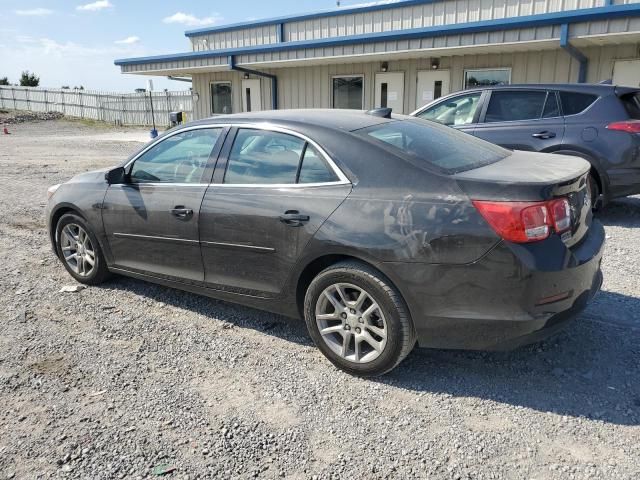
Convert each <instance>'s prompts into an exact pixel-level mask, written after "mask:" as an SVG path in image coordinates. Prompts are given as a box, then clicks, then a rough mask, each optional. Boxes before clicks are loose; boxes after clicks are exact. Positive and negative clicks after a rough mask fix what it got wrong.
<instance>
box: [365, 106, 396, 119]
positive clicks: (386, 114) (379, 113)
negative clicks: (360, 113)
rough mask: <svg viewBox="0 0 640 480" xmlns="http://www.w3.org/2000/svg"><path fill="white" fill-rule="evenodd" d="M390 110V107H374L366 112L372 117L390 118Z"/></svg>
mask: <svg viewBox="0 0 640 480" xmlns="http://www.w3.org/2000/svg"><path fill="white" fill-rule="evenodd" d="M391 110H392V109H391V108H374V109H373V110H369V111H367V112H366V113H367V115H372V116H374V117H382V118H391Z"/></svg>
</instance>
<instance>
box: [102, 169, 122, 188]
mask: <svg viewBox="0 0 640 480" xmlns="http://www.w3.org/2000/svg"><path fill="white" fill-rule="evenodd" d="M104 178H105V180H106V181H107V183H108V184H109V185H118V184H122V183H126V178H127V175H126V173H125V171H124V167H118V168H114V169H113V170H109V171H108V172H107V173H105V174H104Z"/></svg>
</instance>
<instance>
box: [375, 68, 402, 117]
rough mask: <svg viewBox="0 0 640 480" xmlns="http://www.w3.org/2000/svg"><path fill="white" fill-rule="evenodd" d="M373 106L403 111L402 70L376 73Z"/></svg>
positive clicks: (394, 111)
mask: <svg viewBox="0 0 640 480" xmlns="http://www.w3.org/2000/svg"><path fill="white" fill-rule="evenodd" d="M375 108H391V109H393V113H404V72H393V73H376V100H375Z"/></svg>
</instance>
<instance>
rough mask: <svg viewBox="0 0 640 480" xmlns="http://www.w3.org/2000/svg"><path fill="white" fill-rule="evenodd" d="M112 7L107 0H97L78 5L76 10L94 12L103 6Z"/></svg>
mask: <svg viewBox="0 0 640 480" xmlns="http://www.w3.org/2000/svg"><path fill="white" fill-rule="evenodd" d="M110 7H113V4H112V3H111V2H110V1H109V0H98V1H97V2H93V3H87V4H85V5H78V6H77V7H76V10H84V11H87V12H96V11H98V10H103V9H105V8H110Z"/></svg>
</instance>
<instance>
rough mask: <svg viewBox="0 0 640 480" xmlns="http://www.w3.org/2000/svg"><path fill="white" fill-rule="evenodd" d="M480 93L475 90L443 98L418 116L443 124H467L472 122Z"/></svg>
mask: <svg viewBox="0 0 640 480" xmlns="http://www.w3.org/2000/svg"><path fill="white" fill-rule="evenodd" d="M480 95H481V93H480V92H475V93H470V94H467V95H460V96H458V97H455V98H451V99H448V100H445V101H443V102H442V103H438V104H437V105H434V106H433V107H430V108H428V109H426V110H425V111H423V112H421V113H419V114H418V117H420V118H424V119H425V120H431V121H433V122H438V123H442V124H443V125H450V126H451V125H468V124H470V123H473V119H474V117H475V114H476V111H477V110H478V104H479V103H480Z"/></svg>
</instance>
